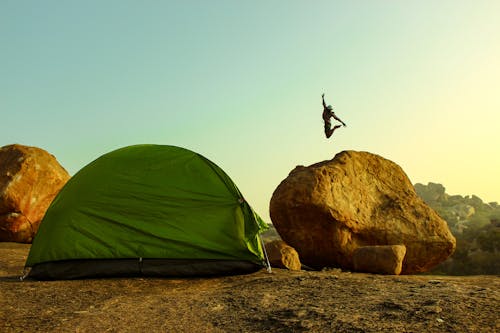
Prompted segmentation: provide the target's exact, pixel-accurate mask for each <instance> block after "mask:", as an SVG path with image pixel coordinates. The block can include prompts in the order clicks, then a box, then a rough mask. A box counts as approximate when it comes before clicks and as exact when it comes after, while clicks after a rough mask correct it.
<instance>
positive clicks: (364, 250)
mask: <svg viewBox="0 0 500 333" xmlns="http://www.w3.org/2000/svg"><path fill="white" fill-rule="evenodd" d="M405 254H406V246H404V245H378V246H362V247H358V248H357V249H356V250H354V252H353V255H352V260H353V264H354V269H355V270H356V271H358V272H367V273H378V274H392V275H399V274H400V273H401V269H402V267H403V259H404V257H405Z"/></svg>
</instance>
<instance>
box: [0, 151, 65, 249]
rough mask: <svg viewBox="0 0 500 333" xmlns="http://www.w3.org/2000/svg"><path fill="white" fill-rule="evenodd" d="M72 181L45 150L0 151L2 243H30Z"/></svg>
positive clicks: (0, 237)
mask: <svg viewBox="0 0 500 333" xmlns="http://www.w3.org/2000/svg"><path fill="white" fill-rule="evenodd" d="M69 178H70V176H69V174H68V172H66V170H64V168H63V167H62V166H61V165H60V164H59V163H58V162H57V160H56V159H55V157H54V156H52V155H51V154H49V153H48V152H46V151H45V150H43V149H40V148H36V147H27V146H22V145H17V144H14V145H9V146H5V147H2V148H0V241H4V242H20V243H31V241H32V240H33V237H34V236H35V234H36V232H37V230H38V226H39V224H40V221H41V220H42V218H43V216H44V214H45V211H46V210H47V208H48V207H49V205H50V203H51V202H52V199H54V197H55V196H56V194H57V193H58V192H59V190H60V189H61V188H62V186H63V185H64V184H65V183H66V182H67V181H68V179H69Z"/></svg>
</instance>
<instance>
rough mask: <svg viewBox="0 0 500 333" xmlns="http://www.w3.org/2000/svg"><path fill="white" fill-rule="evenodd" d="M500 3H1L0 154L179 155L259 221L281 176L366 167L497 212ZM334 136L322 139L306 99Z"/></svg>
mask: <svg viewBox="0 0 500 333" xmlns="http://www.w3.org/2000/svg"><path fill="white" fill-rule="evenodd" d="M499 13H500V1H496V0H492V1H473V0H470V1H460V0H454V1H396V0H394V1H384V0H380V1H368V0H367V1H273V0H271V1H245V2H243V1H232V0H231V1H218V0H214V1H202V0H199V1H189V0H188V1H166V0H165V1H125V0H119V1H118V0H117V1H112V0H107V1H90V0H85V1H62V0H60V1H49V0H45V1H22V0H21V1H19V0H13V1H11V0H0V45H1V52H0V116H1V117H0V146H3V145H7V144H12V143H20V144H25V145H32V146H37V147H41V148H43V149H45V150H47V151H49V152H50V153H52V154H54V155H55V156H56V157H57V159H58V160H59V162H60V163H61V164H62V165H63V166H64V167H65V168H66V169H67V170H68V171H69V172H70V174H74V173H76V172H77V171H78V170H79V169H81V168H82V167H84V166H85V165H86V164H88V163H90V162H91V161H92V160H94V159H95V158H97V157H99V156H100V155H102V154H104V153H107V152H109V151H112V150H114V149H116V148H119V147H122V146H127V145H132V144H138V143H157V144H169V145H176V146H181V147H185V148H188V149H191V150H194V151H196V152H198V153H201V154H202V155H204V156H205V157H207V158H209V159H211V160H212V161H213V162H215V163H216V164H218V165H219V166H220V167H222V168H223V169H224V170H225V171H226V172H227V173H228V174H229V176H230V177H231V178H232V179H233V180H234V181H235V183H236V184H237V185H238V187H239V188H240V190H241V191H242V193H243V194H244V195H245V196H246V198H247V201H249V202H250V204H251V205H252V206H253V207H254V208H255V209H256V210H257V212H258V213H259V214H260V215H261V216H262V217H263V218H264V219H266V220H267V221H268V222H270V220H269V215H268V207H269V200H270V198H271V195H272V192H273V191H274V189H275V188H276V186H277V185H278V184H279V183H280V182H281V181H282V180H283V179H284V178H285V177H286V176H287V175H288V173H289V172H290V171H291V170H292V169H293V168H294V167H295V166H296V165H299V164H300V165H309V164H312V163H315V162H319V161H323V160H326V159H331V158H332V157H333V156H334V155H335V154H336V153H338V152H340V151H342V150H363V151H370V152H372V153H376V154H379V155H381V156H383V157H385V158H388V159H390V160H392V161H394V162H396V163H398V164H399V165H401V166H402V167H403V169H404V170H405V171H406V173H407V174H408V176H409V177H410V179H411V181H412V182H413V183H416V182H421V183H427V182H429V181H432V182H439V183H442V184H443V185H444V186H445V187H446V188H447V192H448V193H450V194H462V195H467V194H476V195H478V196H479V197H481V198H482V199H483V200H484V201H487V202H488V201H500V178H499V170H500V154H499V143H500V20H499V15H498V14H499ZM323 92H325V94H326V99H327V103H329V104H333V105H334V106H335V111H336V114H337V115H338V116H339V117H340V118H341V119H343V120H344V121H345V122H346V123H347V125H348V126H347V127H346V128H341V129H339V130H338V131H337V132H335V134H334V135H333V137H332V138H331V139H329V140H327V139H326V138H325V137H324V133H323V123H322V119H321V112H322V106H321V93H323Z"/></svg>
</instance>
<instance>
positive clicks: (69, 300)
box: [0, 243, 500, 333]
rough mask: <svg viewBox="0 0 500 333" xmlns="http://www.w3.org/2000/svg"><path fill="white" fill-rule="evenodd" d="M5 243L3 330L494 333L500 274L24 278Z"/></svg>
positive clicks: (15, 248)
mask: <svg viewBox="0 0 500 333" xmlns="http://www.w3.org/2000/svg"><path fill="white" fill-rule="evenodd" d="M28 251H29V245H25V244H15V243H0V332H94V333H95V332H496V331H498V330H499V328H500V320H499V313H500V306H499V305H500V301H499V299H500V298H499V286H500V277H499V276H473V277H443V276H423V275H418V276H382V275H372V274H359V273H349V272H341V271H339V270H335V269H332V270H325V271H321V272H310V271H300V272H290V271H286V270H280V269H274V270H273V273H271V274H269V273H267V272H266V271H265V270H263V271H260V272H257V273H254V274H250V275H243V276H231V277H216V278H186V279H178V278H176V279H168V278H163V279H162V278H116V279H88V280H77V281H52V282H39V281H33V280H32V281H28V280H26V281H23V282H21V281H20V280H19V276H20V275H21V273H22V269H23V265H24V261H25V259H26V256H27V254H28Z"/></svg>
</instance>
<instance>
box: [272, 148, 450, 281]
mask: <svg viewBox="0 0 500 333" xmlns="http://www.w3.org/2000/svg"><path fill="white" fill-rule="evenodd" d="M270 216H271V220H272V222H273V225H274V226H275V227H276V230H277V231H278V233H279V234H280V236H281V238H282V239H283V240H284V241H285V242H286V243H287V244H290V246H292V247H293V248H295V249H296V250H297V252H298V253H299V255H300V259H301V261H302V262H303V263H304V264H306V265H307V266H310V267H312V268H316V269H321V268H323V267H341V268H343V269H347V270H354V264H353V252H354V250H356V249H357V248H359V247H361V246H373V245H398V244H403V245H405V246H406V256H405V259H404V261H403V267H402V274H414V273H419V272H425V271H427V270H429V269H430V268H432V267H434V266H435V265H437V264H439V263H440V262H442V261H443V260H445V259H446V258H447V257H448V256H450V255H451V254H452V253H453V251H454V249H455V244H456V241H455V238H454V237H453V235H452V234H451V232H450V230H449V229H448V226H447V224H446V221H444V220H443V219H442V218H441V217H439V215H438V214H437V213H436V212H435V211H434V210H433V209H432V208H430V207H429V206H428V205H427V204H425V202H424V201H423V200H422V199H421V198H420V197H419V196H418V195H417V194H416V192H415V189H414V187H413V185H412V184H411V182H410V180H409V179H408V176H407V175H406V174H405V172H404V171H403V170H402V169H401V167H400V166H398V165H397V164H396V163H394V162H392V161H389V160H387V159H385V158H383V157H381V156H378V155H375V154H371V153H368V152H356V151H344V152H341V153H339V154H337V155H336V156H335V157H334V158H333V159H332V160H330V161H323V162H319V163H316V164H313V165H311V166H309V167H304V166H298V167H296V168H295V169H294V170H293V171H292V172H291V173H290V174H289V176H288V177H287V178H286V179H285V180H283V181H282V182H281V184H279V186H278V187H277V188H276V190H275V191H274V193H273V195H272V198H271V203H270Z"/></svg>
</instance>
